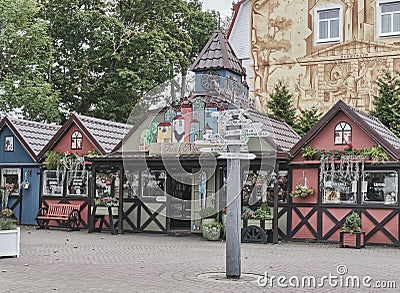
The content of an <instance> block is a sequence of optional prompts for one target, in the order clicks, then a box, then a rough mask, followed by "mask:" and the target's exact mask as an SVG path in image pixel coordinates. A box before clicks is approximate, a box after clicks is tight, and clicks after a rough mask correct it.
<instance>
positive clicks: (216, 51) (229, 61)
mask: <svg viewBox="0 0 400 293" xmlns="http://www.w3.org/2000/svg"><path fill="white" fill-rule="evenodd" d="M210 69H227V70H230V71H232V72H235V73H238V74H240V75H242V76H245V75H246V71H245V69H244V68H243V66H242V65H241V64H240V61H239V59H238V58H237V57H236V55H235V52H234V51H233V49H232V47H231V45H230V44H229V42H228V41H227V39H226V38H225V35H224V33H223V32H222V31H221V30H216V31H215V32H214V34H213V35H212V36H211V38H210V39H209V40H208V42H207V44H206V45H205V46H204V48H203V50H202V51H201V52H200V54H199V56H198V57H197V59H196V61H195V62H194V63H193V64H192V66H191V67H190V70H192V71H195V72H196V71H205V70H210Z"/></svg>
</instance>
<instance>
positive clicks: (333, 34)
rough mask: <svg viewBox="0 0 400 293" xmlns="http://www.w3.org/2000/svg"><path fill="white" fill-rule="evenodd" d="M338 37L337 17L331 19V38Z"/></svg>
mask: <svg viewBox="0 0 400 293" xmlns="http://www.w3.org/2000/svg"><path fill="white" fill-rule="evenodd" d="M338 37H339V19H336V20H332V21H331V38H338Z"/></svg>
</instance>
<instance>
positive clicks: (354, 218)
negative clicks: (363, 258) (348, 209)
mask: <svg viewBox="0 0 400 293" xmlns="http://www.w3.org/2000/svg"><path fill="white" fill-rule="evenodd" d="M340 247H353V248H362V247H365V232H363V231H362V230H361V217H360V215H359V214H358V213H356V212H352V213H351V214H350V215H348V216H347V217H346V221H345V223H344V225H343V228H342V230H341V231H340Z"/></svg>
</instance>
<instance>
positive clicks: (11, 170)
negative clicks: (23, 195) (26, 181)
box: [1, 168, 21, 195]
mask: <svg viewBox="0 0 400 293" xmlns="http://www.w3.org/2000/svg"><path fill="white" fill-rule="evenodd" d="M7 173H8V174H10V175H17V176H18V182H17V185H14V189H13V191H12V192H11V195H19V187H20V184H21V169H20V168H2V169H1V182H2V186H5V185H6V183H8V182H6V178H5V176H6V175H7Z"/></svg>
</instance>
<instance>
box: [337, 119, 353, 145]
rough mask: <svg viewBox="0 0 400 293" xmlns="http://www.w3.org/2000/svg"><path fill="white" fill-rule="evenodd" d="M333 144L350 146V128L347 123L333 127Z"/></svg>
mask: <svg viewBox="0 0 400 293" xmlns="http://www.w3.org/2000/svg"><path fill="white" fill-rule="evenodd" d="M335 144H351V126H350V124H348V123H347V122H340V123H338V124H337V125H336V126H335Z"/></svg>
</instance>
